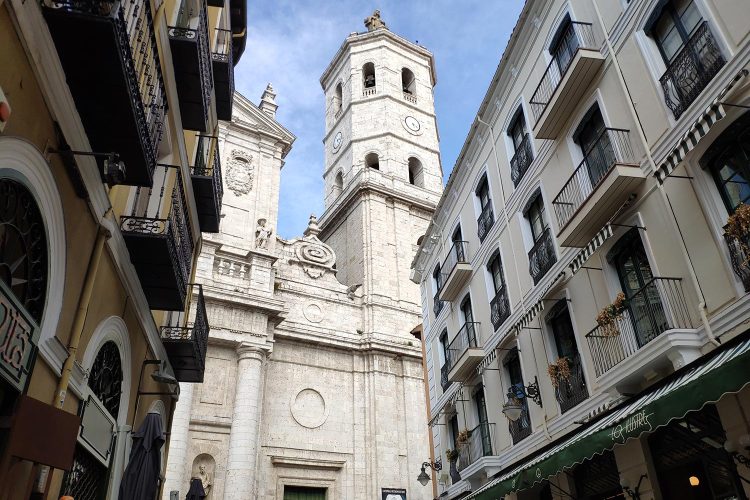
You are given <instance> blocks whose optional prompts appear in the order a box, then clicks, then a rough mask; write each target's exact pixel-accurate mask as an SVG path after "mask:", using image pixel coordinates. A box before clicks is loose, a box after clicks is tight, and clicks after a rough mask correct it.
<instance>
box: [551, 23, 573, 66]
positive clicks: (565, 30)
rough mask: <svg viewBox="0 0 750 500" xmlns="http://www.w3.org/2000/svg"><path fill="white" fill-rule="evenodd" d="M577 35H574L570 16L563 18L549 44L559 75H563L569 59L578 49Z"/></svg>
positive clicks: (571, 58) (568, 64)
mask: <svg viewBox="0 0 750 500" xmlns="http://www.w3.org/2000/svg"><path fill="white" fill-rule="evenodd" d="M578 45H579V44H578V37H577V36H576V32H575V29H574V28H573V23H572V22H571V21H570V17H566V18H565V20H563V22H562V24H560V27H559V28H558V29H557V34H556V35H555V38H554V39H553V40H552V44H551V45H550V54H552V58H553V59H554V60H555V64H556V65H557V69H558V71H559V72H560V75H564V74H565V72H566V71H567V70H568V66H570V61H572V60H573V57H575V55H576V51H578Z"/></svg>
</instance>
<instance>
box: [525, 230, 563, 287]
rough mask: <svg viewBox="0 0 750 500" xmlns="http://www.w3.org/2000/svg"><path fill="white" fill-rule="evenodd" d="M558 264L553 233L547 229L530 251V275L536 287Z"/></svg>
mask: <svg viewBox="0 0 750 500" xmlns="http://www.w3.org/2000/svg"><path fill="white" fill-rule="evenodd" d="M555 262H557V254H555V245H554V243H553V242H552V231H550V229H549V228H547V229H545V230H544V232H543V233H542V235H541V236H540V237H539V239H538V240H537V241H536V243H534V246H533V247H531V250H529V274H530V275H531V278H532V279H533V280H534V284H535V285H536V284H537V283H539V281H540V280H541V279H542V278H543V277H544V275H545V274H547V272H549V270H550V269H552V266H554V265H555Z"/></svg>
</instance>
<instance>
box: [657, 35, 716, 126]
mask: <svg viewBox="0 0 750 500" xmlns="http://www.w3.org/2000/svg"><path fill="white" fill-rule="evenodd" d="M725 62H726V61H725V60H724V56H723V55H722V54H721V50H720V49H719V46H718V44H717V43H716V40H715V39H714V36H713V34H712V33H711V29H710V28H709V26H708V21H703V23H701V24H700V25H699V26H698V27H697V28H696V29H695V30H694V31H693V33H692V34H691V35H690V39H689V40H688V42H687V43H686V44H685V46H684V47H683V48H682V49H681V50H680V52H678V53H677V55H676V56H675V58H674V59H673V60H672V62H671V63H670V64H669V66H668V67H667V71H666V72H665V73H664V75H662V77H661V78H660V79H659V82H661V88H662V91H663V92H664V101H665V103H666V104H667V107H668V108H669V109H670V110H671V111H672V114H673V115H674V117H675V119H677V118H679V117H680V116H681V115H682V113H684V112H685V110H686V109H687V108H688V107H689V106H690V105H691V104H692V103H693V101H695V100H696V99H697V98H698V96H699V95H700V93H701V92H702V91H703V89H704V88H706V85H708V83H709V82H710V81H711V80H712V79H713V78H714V76H716V74H717V73H718V72H719V70H720V69H721V68H722V67H723V66H724V63H725Z"/></svg>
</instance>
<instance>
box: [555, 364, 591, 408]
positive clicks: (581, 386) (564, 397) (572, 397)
mask: <svg viewBox="0 0 750 500" xmlns="http://www.w3.org/2000/svg"><path fill="white" fill-rule="evenodd" d="M568 363H569V366H570V377H568V378H565V377H562V376H560V375H557V376H556V380H555V381H554V383H553V385H555V397H556V398H557V402H558V403H560V412H561V413H565V412H566V411H568V410H570V409H571V408H575V407H576V406H577V405H578V404H580V403H581V402H583V401H585V400H586V399H587V398H588V397H589V392H588V390H587V389H586V379H585V378H584V377H583V365H582V364H581V357H580V356H579V355H578V354H576V355H575V356H574V357H573V358H572V359H571V358H568Z"/></svg>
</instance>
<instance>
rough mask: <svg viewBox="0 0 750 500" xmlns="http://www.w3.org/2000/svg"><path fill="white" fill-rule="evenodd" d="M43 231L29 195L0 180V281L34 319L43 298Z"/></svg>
mask: <svg viewBox="0 0 750 500" xmlns="http://www.w3.org/2000/svg"><path fill="white" fill-rule="evenodd" d="M47 272H48V270H47V232H46V231H45V228H44V221H43V220H42V215H41V213H40V211H39V207H37V204H36V201H35V200H34V197H33V195H32V194H31V193H30V192H29V190H28V189H26V187H25V186H24V185H23V184H21V183H19V182H16V181H14V180H12V179H0V281H2V282H3V284H4V285H5V286H6V287H7V288H8V289H9V290H10V291H11V292H13V295H15V296H16V298H17V299H18V300H19V301H20V302H21V304H23V306H24V307H25V308H26V310H27V311H28V312H29V314H31V316H32V317H33V318H34V320H36V322H37V323H41V321H42V312H43V311H44V303H45V299H46V297H47Z"/></svg>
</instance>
